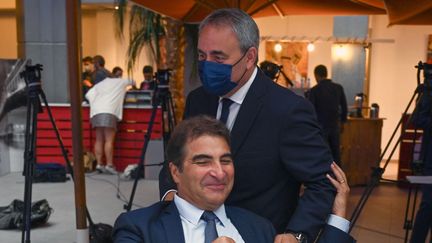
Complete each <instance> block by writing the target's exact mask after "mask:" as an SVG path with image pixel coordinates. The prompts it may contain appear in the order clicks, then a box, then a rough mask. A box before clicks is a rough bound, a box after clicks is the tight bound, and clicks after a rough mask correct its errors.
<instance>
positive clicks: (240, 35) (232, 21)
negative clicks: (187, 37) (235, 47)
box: [199, 8, 260, 53]
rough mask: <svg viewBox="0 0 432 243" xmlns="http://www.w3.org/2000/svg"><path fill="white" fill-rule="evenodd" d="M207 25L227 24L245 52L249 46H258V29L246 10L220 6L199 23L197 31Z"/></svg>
mask: <svg viewBox="0 0 432 243" xmlns="http://www.w3.org/2000/svg"><path fill="white" fill-rule="evenodd" d="M208 25H216V26H229V27H230V28H231V29H232V31H233V32H234V34H235V35H236V36H237V39H238V41H239V44H240V50H241V52H242V53H245V52H246V51H247V50H248V49H249V48H251V47H255V48H256V49H257V50H258V46H259V41H260V39H259V29H258V26H257V24H256V23H255V21H254V20H253V19H252V17H251V16H249V15H248V14H247V13H246V12H244V11H243V10H241V9H238V8H222V9H218V10H216V11H214V12H212V13H211V14H210V15H208V16H207V17H206V18H205V19H204V20H203V21H202V22H201V24H200V26H199V32H200V33H201V31H202V29H203V28H204V27H206V26H208Z"/></svg>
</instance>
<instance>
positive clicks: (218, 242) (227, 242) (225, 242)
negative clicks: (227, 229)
mask: <svg viewBox="0 0 432 243" xmlns="http://www.w3.org/2000/svg"><path fill="white" fill-rule="evenodd" d="M212 243H235V241H234V240H233V239H231V238H229V237H226V236H221V237H218V238H216V239H215V240H214V241H212Z"/></svg>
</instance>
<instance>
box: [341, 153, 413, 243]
mask: <svg viewBox="0 0 432 243" xmlns="http://www.w3.org/2000/svg"><path fill="white" fill-rule="evenodd" d="M396 177H397V161H391V162H390V163H389V165H388V167H387V169H386V171H385V173H384V175H383V178H386V179H396ZM364 191H365V187H353V188H351V197H350V199H349V202H350V203H349V209H348V211H349V215H351V214H352V211H353V210H354V208H355V207H356V206H357V204H358V202H359V200H360V198H361V196H362V194H363V193H364ZM407 197H408V189H405V188H400V187H398V186H396V185H395V184H394V183H388V182H381V183H380V184H379V186H377V187H375V188H374V190H373V191H372V193H371V195H370V197H369V199H368V200H367V201H366V203H365V206H364V208H363V210H362V212H361V214H360V216H359V217H358V220H357V222H356V223H355V226H354V228H353V230H352V232H351V234H352V235H353V236H354V237H355V238H356V239H357V242H367V243H386V242H389V243H390V242H391V243H393V242H395V243H399V242H404V238H405V230H404V229H403V225H404V222H405V210H406V205H407ZM420 197H421V195H420V194H419V196H418V197H417V198H418V200H417V201H419V200H420Z"/></svg>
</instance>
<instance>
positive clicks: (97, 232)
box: [89, 223, 113, 243]
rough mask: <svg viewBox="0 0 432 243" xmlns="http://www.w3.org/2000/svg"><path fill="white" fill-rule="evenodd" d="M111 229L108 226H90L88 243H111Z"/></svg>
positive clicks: (100, 224)
mask: <svg viewBox="0 0 432 243" xmlns="http://www.w3.org/2000/svg"><path fill="white" fill-rule="evenodd" d="M112 231H113V227H112V226H111V225H109V224H104V223H98V224H90V227H89V232H90V243H112V242H113V240H112V236H111V234H112Z"/></svg>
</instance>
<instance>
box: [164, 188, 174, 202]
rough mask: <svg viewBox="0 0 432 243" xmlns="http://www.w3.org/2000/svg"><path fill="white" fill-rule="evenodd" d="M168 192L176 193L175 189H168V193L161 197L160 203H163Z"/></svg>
mask: <svg viewBox="0 0 432 243" xmlns="http://www.w3.org/2000/svg"><path fill="white" fill-rule="evenodd" d="M170 192H177V190H175V189H170V190H168V191H166V192H165V194H164V195H163V196H162V198H161V201H165V197H166V196H167V195H168V193H170Z"/></svg>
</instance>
